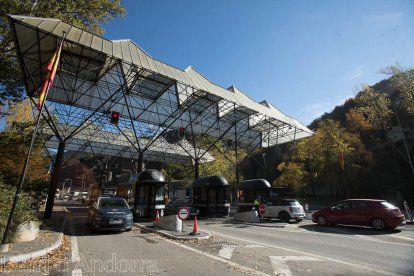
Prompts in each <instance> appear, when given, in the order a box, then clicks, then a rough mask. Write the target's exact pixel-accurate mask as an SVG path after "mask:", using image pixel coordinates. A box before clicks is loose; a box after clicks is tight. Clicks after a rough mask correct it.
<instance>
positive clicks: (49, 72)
mask: <svg viewBox="0 0 414 276" xmlns="http://www.w3.org/2000/svg"><path fill="white" fill-rule="evenodd" d="M62 46H63V43H60V46H59V48H58V49H56V51H55V53H54V54H53V56H52V58H51V59H50V61H49V64H48V65H47V68H46V79H45V81H44V82H43V85H42V89H41V90H40V93H39V102H38V104H37V108H38V109H39V110H41V108H42V106H43V103H44V101H45V98H46V95H47V92H48V91H49V88H50V87H51V86H52V83H53V79H54V78H55V75H56V71H57V67H58V64H59V60H60V53H61V52H62Z"/></svg>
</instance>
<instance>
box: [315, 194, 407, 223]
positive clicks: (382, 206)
mask: <svg viewBox="0 0 414 276" xmlns="http://www.w3.org/2000/svg"><path fill="white" fill-rule="evenodd" d="M312 221H313V222H316V223H318V224H319V225H327V224H330V225H336V224H347V225H360V226H372V227H373V228H375V229H377V230H383V229H386V228H389V229H393V228H395V227H397V226H399V225H402V224H405V218H404V215H403V214H402V213H401V211H400V209H399V208H398V207H395V206H394V205H392V204H391V203H389V202H387V201H385V200H378V199H347V200H343V201H340V202H337V203H335V204H333V205H332V206H330V207H328V208H325V209H322V210H319V211H317V212H314V213H313V214H312Z"/></svg>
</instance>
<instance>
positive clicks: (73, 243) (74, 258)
mask: <svg viewBox="0 0 414 276" xmlns="http://www.w3.org/2000/svg"><path fill="white" fill-rule="evenodd" d="M64 209H66V211H67V212H68V209H67V208H64ZM69 213H70V216H71V220H70V222H71V227H70V247H71V262H72V263H78V262H80V261H81V258H80V255H79V248H78V240H77V238H76V232H75V226H74V224H73V216H72V215H73V214H72V213H71V212H69ZM72 276H82V270H81V269H74V270H72Z"/></svg>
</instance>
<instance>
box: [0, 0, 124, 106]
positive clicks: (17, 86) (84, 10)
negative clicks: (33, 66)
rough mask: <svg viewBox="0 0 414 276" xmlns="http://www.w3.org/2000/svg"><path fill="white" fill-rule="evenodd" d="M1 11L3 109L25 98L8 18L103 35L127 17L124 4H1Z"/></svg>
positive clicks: (99, 0) (26, 0)
mask: <svg viewBox="0 0 414 276" xmlns="http://www.w3.org/2000/svg"><path fill="white" fill-rule="evenodd" d="M0 7H1V10H0V106H4V105H6V104H8V102H16V101H21V100H22V99H23V98H24V96H25V95H24V87H23V83H22V78H21V76H22V74H21V73H20V66H18V64H17V59H16V53H15V47H14V41H13V37H12V33H11V31H10V26H9V21H8V19H7V16H6V15H7V14H19V15H30V16H37V17H52V18H58V19H61V20H62V21H64V22H67V23H69V24H72V25H75V26H77V27H79V28H82V29H85V30H87V31H90V32H92V33H95V34H103V32H104V30H103V28H102V27H101V23H106V22H108V21H109V20H111V19H113V18H115V17H117V16H122V15H123V14H125V9H124V8H123V7H122V6H121V4H120V0H65V1H59V0H48V1H33V0H18V1H10V0H0Z"/></svg>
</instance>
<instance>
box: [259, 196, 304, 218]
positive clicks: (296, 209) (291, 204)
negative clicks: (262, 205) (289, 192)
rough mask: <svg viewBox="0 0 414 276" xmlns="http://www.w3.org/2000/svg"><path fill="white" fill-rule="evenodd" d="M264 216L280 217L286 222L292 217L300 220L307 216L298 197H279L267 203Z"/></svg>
mask: <svg viewBox="0 0 414 276" xmlns="http://www.w3.org/2000/svg"><path fill="white" fill-rule="evenodd" d="M263 217H265V218H278V219H280V221H282V222H285V223H289V222H290V220H291V219H295V220H296V221H297V222H300V221H302V220H303V219H304V218H305V211H304V210H303V207H302V205H300V203H299V202H298V201H297V200H296V199H277V200H272V201H271V202H268V203H266V212H265V213H264V215H263Z"/></svg>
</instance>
